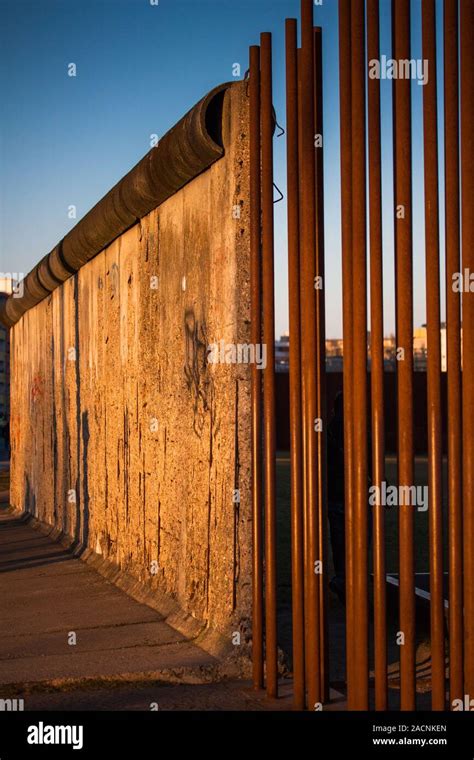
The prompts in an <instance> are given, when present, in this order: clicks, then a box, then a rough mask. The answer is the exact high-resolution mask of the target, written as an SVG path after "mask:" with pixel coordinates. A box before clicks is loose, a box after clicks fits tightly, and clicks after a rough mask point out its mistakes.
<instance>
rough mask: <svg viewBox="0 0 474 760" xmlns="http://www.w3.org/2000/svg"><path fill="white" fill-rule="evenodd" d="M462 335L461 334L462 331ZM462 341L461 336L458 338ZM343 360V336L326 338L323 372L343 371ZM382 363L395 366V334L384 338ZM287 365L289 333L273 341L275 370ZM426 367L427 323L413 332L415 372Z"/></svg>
mask: <svg viewBox="0 0 474 760" xmlns="http://www.w3.org/2000/svg"><path fill="white" fill-rule="evenodd" d="M461 335H462V333H461ZM461 342H462V338H461ZM440 348H441V371H442V372H446V368H447V348H446V324H445V323H444V322H442V323H441V325H440ZM343 359H344V341H343V339H342V338H328V339H327V340H326V372H342V371H343ZM383 362H384V370H385V372H395V371H396V369H397V343H396V339H395V335H393V334H392V335H387V336H386V337H385V338H384V339H383ZM289 364H290V337H289V335H288V333H285V334H284V335H282V336H281V338H280V340H277V341H275V368H276V371H277V372H288V370H289ZM370 366H371V356H370V332H369V333H367V368H368V370H369V371H370ZM427 366H428V338H427V330H426V325H422V326H421V327H416V328H415V329H414V331H413V368H414V370H415V372H426V370H427Z"/></svg>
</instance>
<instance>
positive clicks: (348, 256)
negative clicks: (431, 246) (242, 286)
mask: <svg viewBox="0 0 474 760" xmlns="http://www.w3.org/2000/svg"><path fill="white" fill-rule="evenodd" d="M339 77H340V87H339V97H340V129H341V247H342V310H343V351H344V365H343V368H344V374H343V382H344V490H345V505H344V507H345V510H344V511H345V542H346V670H347V693H348V708H349V709H352V708H353V694H354V691H355V689H356V684H355V682H354V675H353V671H354V660H355V656H356V653H355V651H354V641H355V620H354V563H353V553H354V552H353V546H352V536H353V533H354V531H353V499H352V493H353V458H354V448H353V436H352V431H353V425H352V389H353V362H352V343H353V331H352V142H351V123H352V115H351V114H352V108H351V102H352V96H351V78H352V75H351V4H350V0H339Z"/></svg>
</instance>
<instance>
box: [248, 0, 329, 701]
mask: <svg viewBox="0 0 474 760" xmlns="http://www.w3.org/2000/svg"><path fill="white" fill-rule="evenodd" d="M286 53H287V58H286V65H287V96H288V100H287V140H288V142H287V146H288V225H289V250H288V255H289V279H290V283H289V297H290V335H291V341H290V395H291V401H290V418H291V419H290V425H291V493H292V496H291V535H292V600H293V602H292V603H293V669H294V686H295V706H296V707H297V708H298V709H302V708H303V707H304V706H305V705H306V704H307V705H308V706H311V707H312V708H314V705H318V704H319V703H322V702H323V701H326V700H327V697H328V683H329V673H328V654H327V609H326V598H327V591H326V587H327V577H326V565H327V558H326V516H325V503H326V493H325V476H324V472H325V468H326V462H325V444H324V440H325V435H326V431H325V418H326V410H325V318H324V315H325V307H324V291H323V289H322V288H321V287H317V282H319V283H324V228H323V214H324V194H323V163H322V147H320V148H318V149H316V146H315V135H317V134H319V135H322V131H323V123H322V41H321V30H320V29H314V28H313V4H312V1H311V0H302V44H301V50H297V24H296V20H294V19H289V20H287V22H286ZM249 95H250V156H251V158H250V175H251V178H250V182H251V228H252V231H251V260H252V263H251V291H252V316H253V318H252V341H253V342H255V343H258V342H259V340H260V339H261V338H262V337H263V342H264V343H265V344H266V346H267V367H266V369H265V370H264V372H263V389H262V380H261V379H260V376H259V372H258V370H257V369H256V368H255V367H253V368H252V460H253V468H252V472H253V546H254V553H253V609H254V612H253V666H254V670H253V677H254V685H255V687H256V688H261V687H262V686H263V684H264V680H265V681H266V688H267V693H268V695H269V696H271V697H276V696H277V693H278V684H277V675H278V657H277V655H278V648H277V627H276V626H277V615H276V612H277V609H276V595H277V580H276V504H275V379H274V354H273V343H274V290H273V289H274V285H273V277H274V265H273V173H272V135H273V126H274V124H273V113H272V77H271V35H270V34H267V33H265V34H262V36H261V45H260V47H257V46H253V47H252V48H251V49H250V85H249ZM262 390H263V394H262ZM262 439H263V463H262V443H261V442H262ZM262 496H263V510H262ZM262 513H263V519H262ZM264 632H265V635H264Z"/></svg>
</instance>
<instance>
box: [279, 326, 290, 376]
mask: <svg viewBox="0 0 474 760" xmlns="http://www.w3.org/2000/svg"><path fill="white" fill-rule="evenodd" d="M289 366H290V336H289V334H288V333H285V334H284V335H282V336H281V337H280V340H276V341H275V370H276V371H277V372H288V369H289Z"/></svg>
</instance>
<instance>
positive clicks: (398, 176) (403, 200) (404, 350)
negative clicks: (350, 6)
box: [392, 0, 416, 710]
mask: <svg viewBox="0 0 474 760" xmlns="http://www.w3.org/2000/svg"><path fill="white" fill-rule="evenodd" d="M392 34H393V46H392V51H393V52H392V55H393V58H394V59H395V60H409V59H410V0H392ZM410 89H411V88H410V80H409V79H396V80H395V81H394V84H393V127H394V128H393V135H394V203H395V215H394V216H395V218H394V227H395V291H396V333H397V354H398V357H397V358H399V361H398V362H397V395H398V409H397V411H398V482H399V485H400V486H411V485H413V474H414V472H413V275H412V246H413V239H412V189H411V92H410ZM399 554H400V588H399V592H400V632H399V633H401V634H402V635H403V639H400V678H401V688H400V706H401V709H402V710H414V709H415V707H416V693H415V563H414V549H413V507H412V506H410V505H409V504H404V505H399ZM402 642H403V643H402Z"/></svg>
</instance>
